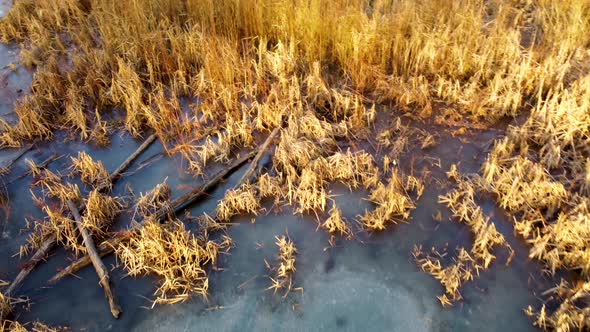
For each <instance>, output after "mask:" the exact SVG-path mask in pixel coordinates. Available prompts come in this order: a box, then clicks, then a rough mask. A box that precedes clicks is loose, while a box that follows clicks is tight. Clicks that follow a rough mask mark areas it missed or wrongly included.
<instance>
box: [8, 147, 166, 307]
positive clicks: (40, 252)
mask: <svg viewBox="0 0 590 332" xmlns="http://www.w3.org/2000/svg"><path fill="white" fill-rule="evenodd" d="M154 140H155V136H154V135H151V136H150V137H148V138H147V139H146V141H145V142H144V143H143V144H141V145H140V146H139V147H138V148H137V150H135V152H133V153H132V154H131V155H130V156H129V157H128V158H127V159H126V160H125V161H123V163H121V165H120V166H119V167H118V168H117V169H116V170H115V171H114V172H113V173H112V174H111V175H110V176H109V179H110V181H109V182H111V185H112V184H114V183H115V182H116V181H117V180H118V179H120V178H121V175H122V173H123V171H125V169H127V168H128V167H129V165H131V163H132V162H133V161H134V160H135V159H137V157H138V156H139V155H140V154H141V153H143V152H144V151H145V150H146V149H147V148H148V147H149V146H150V144H151V143H153V142H154ZM106 188H108V186H106V187H104V188H99V189H102V190H104V189H106ZM99 191H100V190H99ZM82 209H83V207H81V208H80V209H79V210H82ZM56 241H57V237H56V236H55V235H51V236H50V237H48V238H47V239H46V240H45V241H44V242H43V244H42V245H41V247H39V249H37V251H36V252H35V254H34V255H33V257H32V258H31V259H30V260H29V261H28V262H27V263H26V264H25V268H23V269H22V270H20V272H19V273H18V275H17V276H16V278H15V279H14V281H13V282H12V283H11V284H10V286H9V288H8V290H9V291H10V292H8V291H7V292H6V293H5V295H9V294H11V293H12V292H14V290H16V289H17V288H18V287H19V286H20V284H21V283H22V282H23V280H24V279H25V278H26V277H27V276H28V275H29V273H31V271H32V270H33V268H35V266H36V265H37V263H39V261H41V260H42V259H43V258H44V257H45V256H46V255H47V253H48V252H49V250H51V248H53V245H54V244H55V242H56Z"/></svg>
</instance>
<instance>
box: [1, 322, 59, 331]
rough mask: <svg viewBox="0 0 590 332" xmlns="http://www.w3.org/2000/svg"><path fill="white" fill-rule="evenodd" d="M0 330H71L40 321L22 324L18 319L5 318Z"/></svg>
mask: <svg viewBox="0 0 590 332" xmlns="http://www.w3.org/2000/svg"><path fill="white" fill-rule="evenodd" d="M0 331H3V332H4V331H6V332H29V331H31V332H65V331H70V329H69V328H67V327H61V326H60V327H50V326H47V325H45V324H43V323H41V322H39V321H35V322H33V323H27V324H24V325H23V324H21V323H19V322H17V321H9V320H4V321H2V322H1V323H0Z"/></svg>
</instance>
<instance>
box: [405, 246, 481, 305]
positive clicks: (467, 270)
mask: <svg viewBox="0 0 590 332" xmlns="http://www.w3.org/2000/svg"><path fill="white" fill-rule="evenodd" d="M412 255H413V256H414V259H415V260H416V263H417V264H418V266H419V267H420V268H421V269H422V271H424V272H426V273H428V274H430V275H432V276H433V277H434V278H435V279H436V280H438V281H439V282H440V283H441V285H442V286H443V287H444V289H445V294H442V295H439V296H437V298H438V300H439V301H440V303H441V304H442V305H443V306H449V305H452V304H453V302H455V301H459V300H461V299H462V298H463V297H462V296H461V293H460V292H459V289H460V287H461V285H462V284H463V283H465V282H467V281H470V280H473V273H477V274H479V268H480V267H479V266H478V265H477V263H476V261H475V260H474V259H473V258H472V257H471V256H470V255H469V253H468V252H467V251H466V250H465V249H464V248H460V249H459V253H458V255H457V257H456V258H453V262H452V263H450V264H449V265H447V266H446V267H443V266H442V264H441V258H442V257H443V256H442V255H441V254H440V253H438V252H437V251H436V249H434V248H432V252H431V253H430V254H424V252H423V251H422V247H421V246H415V247H414V249H413V251H412Z"/></svg>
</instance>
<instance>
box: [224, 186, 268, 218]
mask: <svg viewBox="0 0 590 332" xmlns="http://www.w3.org/2000/svg"><path fill="white" fill-rule="evenodd" d="M259 209H260V201H259V200H258V197H257V195H256V190H255V188H254V186H252V185H250V184H242V185H241V186H240V187H239V188H236V189H230V190H228V191H226V192H225V196H223V199H221V200H220V201H219V202H218V203H217V210H216V213H217V218H218V219H219V220H220V221H225V222H227V221H229V220H230V219H231V217H233V216H236V215H239V214H242V213H243V214H252V215H257V214H258V210H259Z"/></svg>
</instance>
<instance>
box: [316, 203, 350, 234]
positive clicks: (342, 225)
mask: <svg viewBox="0 0 590 332" xmlns="http://www.w3.org/2000/svg"><path fill="white" fill-rule="evenodd" d="M328 214H329V216H328V218H327V219H326V220H325V221H324V222H323V223H322V224H321V226H322V228H323V229H325V230H326V232H328V233H329V234H331V235H335V234H337V235H340V236H345V237H347V238H348V239H351V238H352V230H351V229H350V226H348V224H347V223H346V220H345V219H344V218H343V217H342V211H340V209H338V207H336V204H333V205H332V207H331V208H330V211H328Z"/></svg>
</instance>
